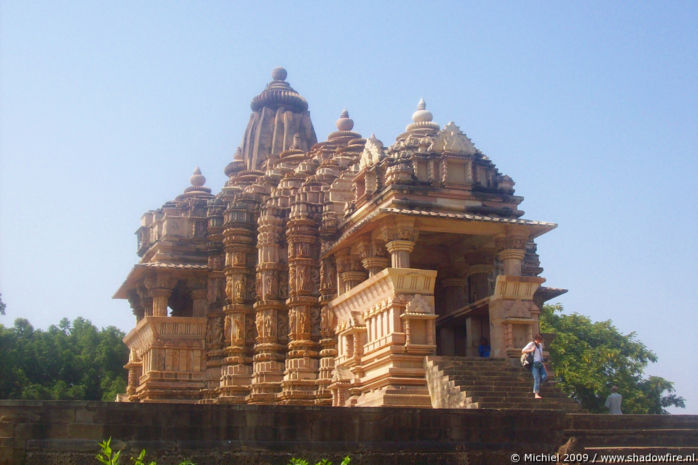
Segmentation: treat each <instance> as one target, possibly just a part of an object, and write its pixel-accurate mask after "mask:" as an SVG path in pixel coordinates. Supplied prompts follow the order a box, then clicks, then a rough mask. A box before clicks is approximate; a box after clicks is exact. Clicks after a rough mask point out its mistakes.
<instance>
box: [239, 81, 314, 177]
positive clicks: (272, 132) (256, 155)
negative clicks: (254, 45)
mask: <svg viewBox="0 0 698 465" xmlns="http://www.w3.org/2000/svg"><path fill="white" fill-rule="evenodd" d="M287 74H288V73H287V72H286V70H285V69H284V68H281V67H278V68H274V70H273V71H272V73H271V77H272V81H271V82H270V83H268V84H267V86H266V88H265V89H264V90H263V91H262V92H261V93H260V94H259V95H257V96H256V97H255V98H253V99H252V103H251V105H250V107H251V108H252V115H251V116H250V122H249V123H248V125H247V130H246V131H245V135H244V137H243V141H242V159H243V161H244V162H245V167H246V169H248V170H259V169H261V167H262V166H263V163H264V161H265V160H266V159H267V158H270V157H274V156H278V155H279V154H280V153H281V152H283V151H285V150H288V149H289V148H291V147H292V146H296V147H298V149H300V150H303V151H307V150H309V149H310V147H312V146H313V145H314V144H315V143H317V137H316V136H315V129H314V128H313V123H312V121H311V120H310V112H309V111H308V102H307V101H306V100H305V98H303V96H301V95H300V94H299V93H298V92H296V91H295V90H294V89H293V88H292V87H291V85H290V84H289V83H288V82H286V76H287ZM296 134H298V139H297V140H296V142H295V143H294V136H295V135H296Z"/></svg>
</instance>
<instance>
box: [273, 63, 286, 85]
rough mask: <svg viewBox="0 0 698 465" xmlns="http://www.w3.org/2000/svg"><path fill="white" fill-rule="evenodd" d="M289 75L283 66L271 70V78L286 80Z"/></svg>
mask: <svg viewBox="0 0 698 465" xmlns="http://www.w3.org/2000/svg"><path fill="white" fill-rule="evenodd" d="M287 75H288V73H287V72H286V70H285V69H284V68H283V67H281V66H278V67H276V68H274V69H273V70H272V71H271V78H272V79H273V80H275V81H285V80H286V76H287Z"/></svg>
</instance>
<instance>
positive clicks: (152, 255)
mask: <svg viewBox="0 0 698 465" xmlns="http://www.w3.org/2000/svg"><path fill="white" fill-rule="evenodd" d="M336 125H337V131H334V132H332V133H331V134H330V135H329V136H328V137H327V140H326V141H324V142H321V143H319V144H318V143H316V142H317V140H316V137H315V132H314V129H313V126H312V122H311V121H310V114H309V112H308V103H307V102H306V101H305V99H304V98H303V97H302V96H301V95H300V94H299V93H298V92H296V91H295V90H294V89H292V88H291V86H290V85H289V84H288V83H287V82H286V72H285V70H283V69H282V68H278V69H275V70H274V71H273V75H272V81H271V82H270V83H269V84H268V85H267V87H266V88H265V89H264V90H263V91H262V92H261V93H260V94H259V95H257V96H256V97H255V98H254V99H253V101H252V115H251V117H250V122H249V125H248V128H247V130H246V131H245V135H244V137H243V140H242V143H241V148H240V149H239V150H238V151H237V152H236V153H235V155H234V156H233V160H232V161H231V162H230V163H229V164H228V165H227V166H226V167H225V170H224V172H225V174H226V176H228V180H227V182H226V184H225V187H224V188H223V189H222V191H221V192H219V193H217V194H215V195H214V194H212V193H211V190H210V189H209V188H207V187H205V185H204V184H205V178H204V176H203V175H202V174H201V172H200V170H198V169H197V170H196V171H195V172H194V175H193V176H192V177H191V179H190V183H191V185H190V186H188V187H186V188H185V189H184V192H183V193H182V194H181V195H179V196H177V197H176V198H175V199H174V200H173V201H170V202H167V203H166V204H165V205H163V207H162V208H160V209H157V210H151V211H148V212H147V213H146V214H144V215H143V217H142V221H141V225H140V227H139V228H138V231H137V238H138V249H137V253H138V255H139V257H141V261H140V262H139V263H138V264H137V265H135V268H134V270H133V271H132V273H131V274H130V275H129V277H128V279H127V280H126V282H125V283H124V284H123V285H122V288H121V289H119V291H118V292H117V297H119V298H129V299H130V301H131V304H132V306H133V310H134V313H135V314H136V317H137V319H138V325H137V326H136V328H134V330H133V331H132V332H131V333H129V335H128V336H127V337H126V338H125V341H126V344H127V345H128V347H129V349H130V350H131V351H136V352H138V353H139V354H140V355H143V360H144V362H143V363H144V366H143V373H140V374H138V376H136V374H137V373H136V367H130V368H129V386H128V389H129V396H128V398H129V400H131V401H136V402H148V401H162V402H168V401H177V402H181V401H191V402H211V403H215V402H219V401H220V402H222V403H228V402H230V403H244V402H254V403H284V404H305V405H329V404H332V403H334V405H342V406H349V405H359V406H362V405H387V404H389V403H392V405H411V406H428V405H430V402H429V397H428V394H427V390H426V382H425V379H424V375H423V372H422V371H421V370H422V368H421V367H423V366H424V363H423V362H424V360H423V357H424V356H425V355H429V354H433V353H434V352H435V351H436V342H435V336H436V329H435V325H436V318H437V315H439V317H441V316H448V317H449V318H450V319H448V318H440V319H439V324H440V325H443V327H442V329H444V331H443V332H440V334H448V333H449V330H450V331H451V333H452V334H456V337H457V338H460V339H458V340H457V341H456V344H455V347H466V346H467V347H470V346H468V342H472V341H467V340H466V341H463V338H466V339H467V338H471V339H472V338H473V337H474V336H473V334H471V333H472V332H473V331H475V330H477V331H482V332H484V333H487V332H488V331H489V333H488V334H487V336H489V337H490V340H491V345H492V351H493V355H494V356H495V357H498V358H500V357H506V356H508V354H510V353H514V352H516V350H514V349H515V348H514V347H511V345H512V344H513V343H514V342H512V341H519V340H520V339H521V338H522V337H524V336H525V335H526V334H527V332H528V331H529V330H532V329H533V328H534V327H535V325H537V323H538V314H539V309H538V307H537V306H536V305H534V302H533V299H536V300H535V302H536V303H537V304H539V305H540V304H542V301H543V298H544V297H545V298H546V299H547V298H552V297H550V296H553V297H554V294H555V292H558V293H559V292H560V291H559V290H556V289H552V288H540V291H541V292H538V290H539V287H540V284H541V283H542V282H543V278H537V277H535V275H537V274H540V273H541V271H542V268H541V266H540V263H539V260H538V257H537V253H536V251H535V245H533V244H532V243H530V244H529V243H528V241H529V240H531V238H535V237H538V236H540V235H541V234H542V233H545V232H547V231H548V230H550V229H552V228H553V227H554V225H551V224H548V223H542V222H533V221H529V220H524V219H522V215H523V212H522V211H521V210H519V209H518V205H519V203H520V202H521V200H522V198H521V197H519V196H514V195H513V193H514V190H513V186H514V182H513V180H512V179H511V178H510V177H508V176H506V175H504V174H502V173H500V172H499V171H498V170H497V169H496V167H495V165H494V164H493V163H492V162H491V161H490V160H489V159H488V158H487V157H485V156H484V155H482V154H481V153H480V152H478V151H477V149H476V148H475V147H474V145H473V143H472V141H471V140H470V139H469V138H468V137H467V136H466V135H465V134H464V133H463V132H461V131H460V129H459V128H458V127H457V126H456V125H455V124H453V123H449V124H448V125H446V126H445V127H444V128H443V129H441V130H440V129H439V125H438V124H437V123H435V122H434V121H433V115H432V114H431V112H430V111H428V110H427V109H426V103H425V102H424V101H423V100H420V102H419V104H418V106H417V109H416V111H415V112H414V114H412V119H411V122H409V124H407V126H406V128H405V132H404V133H403V134H400V135H398V136H397V139H396V140H395V142H394V143H393V144H392V145H391V146H389V147H384V145H383V143H382V142H381V141H380V140H378V139H377V138H376V137H375V136H373V135H372V136H370V137H369V138H367V139H363V138H362V136H361V135H360V134H358V133H355V132H352V130H353V127H354V122H353V120H351V118H349V114H348V112H347V111H343V112H342V114H341V115H340V118H339V119H338V120H337V123H336ZM478 257H485V258H478ZM493 263H494V264H498V265H497V267H493V266H492V265H493ZM483 267H484V268H483ZM481 268H482V269H481ZM437 269H438V273H437V272H436V270H437ZM437 274H438V279H439V284H440V285H441V287H442V291H441V292H439V293H437V295H434V286H435V282H436V280H437ZM464 277H467V282H466V280H465V279H463V278H464ZM458 278H461V280H462V281H463V282H462V284H460V283H459V284H458V287H459V291H458V293H455V292H451V291H447V290H444V289H451V288H452V287H454V286H451V287H449V286H447V284H453V282H454V280H455V281H457V280H458ZM495 284H496V285H495ZM206 287H207V288H208V292H206V291H205V288H206ZM556 295H557V294H556ZM468 297H470V298H468ZM469 305H474V307H473V309H472V310H473V311H470V313H468V311H469V310H468V308H466V307H467V306H469ZM168 306H170V307H171V308H175V307H176V308H177V311H176V312H175V315H174V318H171V317H172V316H173V315H170V317H168V316H167V309H168ZM458 309H465V310H468V311H466V312H465V313H463V312H461V313H458V312H457V310H458ZM451 310H453V314H450V311H451ZM253 315H254V316H253ZM168 318H169V319H168ZM468 318H475V319H476V320H480V321H475V320H473V321H470V323H474V324H468V322H467V319H468ZM464 326H466V327H468V328H469V331H470V333H468V334H467V335H466V334H463V331H460V332H459V331H458V330H459V329H460V328H462V327H464ZM473 328H475V329H473ZM478 328H481V329H478ZM471 329H472V331H471ZM478 336H479V334H478ZM507 344H508V345H507ZM451 346H454V344H451ZM441 349H442V351H444V353H447V352H448V351H449V350H455V349H452V348H451V349H449V347H448V346H445V347H441ZM173 354H176V355H173ZM149 357H151V358H149ZM168 357H169V358H168ZM146 360H153V361H154V363H157V364H158V366H161V365H164V366H168V367H170V369H172V367H184V366H185V365H186V368H181V369H175V370H174V371H177V370H179V371H177V372H176V373H173V376H171V377H169V378H167V379H162V378H158V377H157V376H147V375H148V371H147V370H148V369H149V367H148V366H146V365H147V364H146V362H145V361H146ZM337 373H342V376H337ZM141 380H143V381H142V383H141ZM333 380H334V381H333ZM386 393H390V395H387V394H386Z"/></svg>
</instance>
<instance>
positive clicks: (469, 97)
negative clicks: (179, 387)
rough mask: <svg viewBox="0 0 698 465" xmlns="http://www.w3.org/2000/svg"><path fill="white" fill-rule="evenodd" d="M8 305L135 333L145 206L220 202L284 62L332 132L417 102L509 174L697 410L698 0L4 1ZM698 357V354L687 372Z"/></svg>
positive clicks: (0, 182)
mask: <svg viewBox="0 0 698 465" xmlns="http://www.w3.org/2000/svg"><path fill="white" fill-rule="evenodd" d="M0 26H1V27H0V292H2V297H3V300H4V301H5V302H6V303H7V315H5V316H0V323H2V324H4V325H11V324H12V322H13V320H14V319H15V318H17V317H25V318H28V319H29V320H30V321H31V322H32V323H33V324H34V325H35V326H38V327H46V326H48V325H50V324H53V323H57V322H58V321H59V320H60V319H61V318H62V317H68V318H71V319H72V318H75V317H77V316H84V317H87V318H88V319H90V320H91V321H92V322H93V323H95V324H96V325H98V326H107V325H111V324H113V325H116V326H118V327H119V328H121V329H123V330H129V329H130V328H131V327H132V326H133V324H134V322H135V319H134V317H133V316H132V314H131V312H130V309H129V306H128V303H126V302H125V301H114V300H111V296H112V295H113V293H114V292H115V291H116V289H117V288H118V287H119V285H120V284H121V282H122V280H123V279H124V278H125V277H126V275H127V273H128V271H129V270H130V268H131V266H132V264H133V263H135V262H136V261H137V256H136V253H135V251H136V239H135V236H134V234H133V233H134V231H135V230H136V228H137V227H138V225H139V218H140V215H141V214H142V213H143V212H145V211H146V210H149V209H154V208H158V207H160V206H161V205H162V204H163V203H164V202H165V201H167V200H170V199H172V198H174V197H175V196H176V195H178V194H180V193H181V192H182V191H183V190H184V188H185V187H187V186H188V185H189V182H188V179H189V177H190V175H191V173H192V171H193V169H194V167H195V166H200V167H201V169H202V171H203V174H204V175H205V176H206V177H207V179H208V181H207V185H208V186H209V187H211V188H213V189H214V191H217V190H218V189H220V187H221V186H222V185H223V183H224V181H225V176H224V174H223V168H224V167H225V165H226V164H227V163H228V162H229V161H230V160H231V159H232V156H233V153H234V151H235V148H236V147H237V146H238V145H239V144H240V141H241V138H242V135H243V132H244V129H245V127H246V124H247V120H248V118H249V114H250V108H249V103H250V100H251V99H252V97H253V96H254V95H256V94H257V93H258V92H259V91H261V90H262V89H263V87H264V86H265V84H266V83H267V82H268V81H269V80H270V72H271V69H272V68H274V67H275V66H279V65H281V66H284V67H285V68H286V69H287V70H288V79H287V80H288V81H289V82H290V83H291V85H292V86H293V87H294V88H295V89H296V90H298V91H299V92H300V93H301V94H302V95H304V96H305V97H306V99H307V100H308V102H309V104H310V111H311V115H312V118H313V123H314V125H315V130H316V132H317V135H318V139H319V140H325V139H326V137H327V135H328V134H329V133H330V132H332V130H334V122H335V120H336V119H337V117H338V115H339V113H340V112H341V110H342V109H343V108H345V107H346V108H347V109H348V110H349V113H350V115H351V116H352V118H353V119H354V121H355V130H357V131H358V132H360V133H362V134H363V135H364V136H370V135H371V134H372V133H375V134H376V137H378V138H379V139H381V140H382V141H383V142H384V143H385V144H386V145H388V144H390V143H392V142H393V140H394V139H395V137H396V136H397V135H398V134H399V133H401V132H402V131H403V130H404V127H405V125H407V124H408V123H409V122H410V116H411V114H412V112H413V111H414V109H415V107H416V104H417V102H418V100H419V98H420V97H423V98H424V99H425V100H426V102H427V108H428V109H429V110H431V111H432V113H433V114H434V120H435V121H436V122H438V123H440V124H442V125H444V124H446V123H448V122H449V121H454V122H455V123H456V124H458V125H459V126H460V127H461V129H462V130H463V131H464V132H466V133H467V134H468V136H470V137H471V139H472V140H473V141H474V143H475V144H476V146H477V147H478V148H480V149H481V150H482V151H483V152H484V153H485V154H487V155H488V156H489V157H490V158H491V159H492V160H493V161H494V162H495V163H496V164H497V166H498V168H499V170H500V171H501V172H502V173H504V174H508V175H510V176H511V177H512V178H513V179H514V180H515V181H516V186H515V187H516V191H517V194H519V195H523V196H524V197H525V200H524V202H523V204H522V205H521V207H522V208H523V210H525V211H526V215H525V217H526V218H530V219H537V220H543V221H551V222H555V223H558V224H559V227H558V229H556V230H554V231H552V232H550V233H548V234H546V235H545V236H543V237H542V238H540V239H539V254H540V256H541V262H542V265H543V267H544V268H545V271H544V273H543V276H544V277H545V278H547V280H548V281H547V284H548V285H550V286H554V287H564V288H568V289H569V290H570V291H569V293H568V294H566V295H564V296H563V297H561V298H560V299H559V301H560V302H561V303H563V304H564V305H565V307H566V309H567V311H569V312H573V311H574V312H579V313H583V314H586V315H589V316H591V317H592V318H593V319H595V320H605V319H609V318H610V319H612V320H613V321H614V323H615V324H616V326H617V327H618V328H619V329H620V330H621V331H622V332H624V333H629V332H631V331H634V332H636V333H637V336H638V338H639V339H640V340H641V341H642V342H644V343H645V344H646V345H647V346H648V347H650V348H651V349H652V350H654V351H655V352H656V353H657V355H658V356H659V362H658V363H657V364H654V365H651V366H650V367H649V368H648V370H647V372H648V373H649V374H656V375H660V376H664V377H666V378H668V379H670V380H672V381H674V382H675V383H676V388H677V391H678V393H679V394H680V395H682V396H684V397H685V398H686V399H687V408H686V409H685V410H681V412H683V413H698V375H697V374H696V373H697V372H698V370H696V368H697V367H696V363H695V354H696V353H697V352H698V343H697V342H696V340H697V338H696V328H698V324H696V321H695V318H696V315H697V312H696V310H697V309H698V285H697V284H696V283H697V281H698V272H697V271H696V263H697V262H698V239H697V237H698V235H697V234H696V230H698V208H697V207H696V200H697V193H698V182H697V181H696V177H697V174H698V169H697V168H698V162H696V154H697V152H698V111H697V110H696V109H697V108H698V3H696V2H690V1H685V2H681V1H670V2H605V1H604V2H564V3H563V2H547V3H545V2H534V1H531V2H389V1H386V2H343V3H342V4H340V5H334V6H328V5H324V4H322V3H320V2H264V3H263V4H262V3H260V4H259V5H257V4H256V3H255V4H253V2H246V3H243V2H214V1H211V2H164V1H163V2H155V1H154V2H130V1H124V2H110V3H107V2H79V1H70V2H60V1H51V2H29V1H1V2H0ZM691 360H694V361H693V362H691Z"/></svg>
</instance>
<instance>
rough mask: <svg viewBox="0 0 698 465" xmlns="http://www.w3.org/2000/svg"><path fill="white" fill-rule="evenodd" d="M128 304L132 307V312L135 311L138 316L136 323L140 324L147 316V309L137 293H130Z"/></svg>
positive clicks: (133, 291)
mask: <svg viewBox="0 0 698 465" xmlns="http://www.w3.org/2000/svg"><path fill="white" fill-rule="evenodd" d="M128 303H129V305H131V310H133V314H134V315H135V316H136V323H138V322H139V321H141V320H142V319H143V317H144V316H145V308H144V306H143V302H142V301H141V298H140V296H139V295H138V292H137V291H135V290H132V291H129V293H128ZM151 311H152V309H151Z"/></svg>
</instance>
